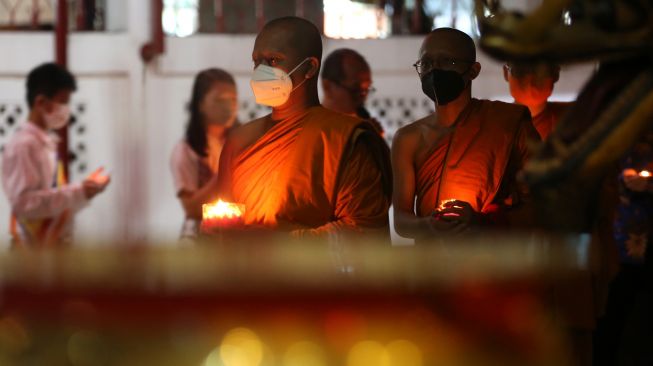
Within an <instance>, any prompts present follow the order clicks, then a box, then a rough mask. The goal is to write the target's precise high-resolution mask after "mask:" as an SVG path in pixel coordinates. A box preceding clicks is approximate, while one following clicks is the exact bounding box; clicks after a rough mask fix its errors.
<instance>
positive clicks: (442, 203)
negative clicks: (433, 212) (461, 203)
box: [438, 198, 457, 211]
mask: <svg viewBox="0 0 653 366" xmlns="http://www.w3.org/2000/svg"><path fill="white" fill-rule="evenodd" d="M456 201H457V200H456V199H455V198H452V199H448V200H444V201H442V202H440V206H438V210H439V211H442V210H444V209H445V208H446V207H445V206H446V205H447V203H451V202H456Z"/></svg>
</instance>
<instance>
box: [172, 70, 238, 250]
mask: <svg viewBox="0 0 653 366" xmlns="http://www.w3.org/2000/svg"><path fill="white" fill-rule="evenodd" d="M188 112H189V114H190V118H189V121H188V125H187V126H186V134H185V136H184V138H183V139H182V140H181V141H179V142H178V143H177V145H176V146H175V148H174V150H173V151H172V156H171V158H170V169H171V171H172V177H173V180H174V185H175V192H176V194H177V198H179V201H180V202H181V205H182V207H183V209H184V214H185V217H186V218H185V220H184V224H183V226H182V231H181V237H182V238H195V237H196V236H197V234H198V233H199V223H200V221H201V220H202V204H204V203H208V202H210V201H211V200H212V198H213V197H212V195H213V193H215V190H216V187H217V186H216V184H217V182H218V180H217V173H218V166H219V162H220V154H221V153H222V147H223V146H224V143H225V140H226V137H227V134H228V132H229V130H230V129H231V128H232V127H233V126H234V125H236V124H237V122H236V115H237V112H238V94H237V91H236V82H235V80H234V78H233V76H231V74H229V73H228V72H226V71H224V70H221V69H208V70H204V71H202V72H200V73H199V74H197V76H196V77H195V82H194V83H193V90H192V94H191V101H190V104H189V106H188Z"/></svg>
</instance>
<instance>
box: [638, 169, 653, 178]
mask: <svg viewBox="0 0 653 366" xmlns="http://www.w3.org/2000/svg"><path fill="white" fill-rule="evenodd" d="M639 176H640V177H644V178H648V177H650V176H651V172H649V171H648V170H642V171H641V172H639Z"/></svg>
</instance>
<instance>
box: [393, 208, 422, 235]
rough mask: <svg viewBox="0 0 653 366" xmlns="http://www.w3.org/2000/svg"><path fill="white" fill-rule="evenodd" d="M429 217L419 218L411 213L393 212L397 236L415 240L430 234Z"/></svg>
mask: <svg viewBox="0 0 653 366" xmlns="http://www.w3.org/2000/svg"><path fill="white" fill-rule="evenodd" d="M430 219H431V218H430V217H419V216H416V215H415V214H413V213H409V212H404V211H401V210H397V209H396V208H395V211H394V223H395V230H396V232H397V234H399V235H400V236H402V237H405V238H412V239H417V238H421V237H424V236H425V235H427V233H429V232H430V226H429V223H428V221H429V220H430Z"/></svg>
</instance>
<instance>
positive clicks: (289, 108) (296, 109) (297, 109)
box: [272, 82, 320, 121]
mask: <svg viewBox="0 0 653 366" xmlns="http://www.w3.org/2000/svg"><path fill="white" fill-rule="evenodd" d="M307 84H308V82H307ZM319 105H320V99H319V98H318V96H317V86H316V85H314V84H310V85H307V88H298V89H297V90H295V91H293V92H292V94H290V99H289V100H288V101H287V102H286V103H285V104H284V105H282V106H279V107H275V108H273V109H272V120H274V121H281V120H284V119H287V118H290V117H293V116H295V115H297V114H299V113H302V112H304V111H306V110H307V109H309V108H311V107H315V106H319Z"/></svg>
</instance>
